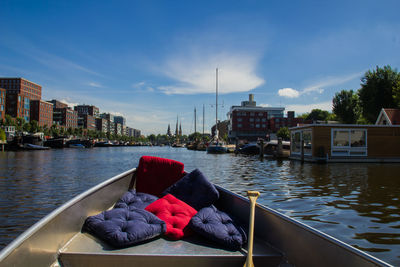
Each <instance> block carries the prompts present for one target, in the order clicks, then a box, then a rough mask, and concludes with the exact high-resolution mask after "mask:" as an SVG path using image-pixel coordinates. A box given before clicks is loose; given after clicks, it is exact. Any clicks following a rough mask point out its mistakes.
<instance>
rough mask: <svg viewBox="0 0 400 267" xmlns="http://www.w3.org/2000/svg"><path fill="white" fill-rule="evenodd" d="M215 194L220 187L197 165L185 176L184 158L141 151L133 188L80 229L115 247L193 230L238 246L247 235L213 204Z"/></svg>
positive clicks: (175, 235)
mask: <svg viewBox="0 0 400 267" xmlns="http://www.w3.org/2000/svg"><path fill="white" fill-rule="evenodd" d="M183 176H184V177H183ZM182 177H183V178H182ZM159 197H160V198H159ZM218 198H219V193H218V190H217V189H216V188H215V187H214V185H213V184H212V183H210V182H209V181H208V180H207V178H206V177H205V176H204V174H203V173H201V171H200V170H198V169H195V170H194V171H192V172H191V173H188V174H186V175H184V165H183V163H180V162H178V161H174V160H169V159H163V158H158V157H150V156H143V157H142V158H141V159H140V161H139V166H138V169H137V171H136V191H135V190H129V191H128V192H127V193H125V194H124V195H123V196H122V198H121V199H120V200H118V201H117V203H116V204H115V206H114V209H112V210H109V211H105V212H102V213H100V214H98V215H95V216H91V217H89V218H87V219H86V221H85V224H84V226H83V230H85V231H88V232H89V233H91V234H93V235H95V236H97V237H99V238H100V239H102V240H104V241H105V242H107V243H108V244H110V245H112V246H114V247H126V246H130V245H133V244H137V243H140V242H143V241H146V240H149V239H152V238H154V237H156V236H160V235H162V234H165V236H166V237H167V238H169V239H172V240H178V239H181V238H183V237H185V236H188V235H189V234H190V233H191V231H190V229H192V230H193V231H194V232H196V233H198V234H200V235H202V236H204V237H206V238H209V239H211V240H213V241H215V242H217V243H219V244H221V245H223V246H224V247H226V248H228V249H232V250H237V249H240V247H241V246H242V245H243V244H244V243H246V235H245V233H244V231H243V230H242V229H241V228H240V227H238V226H237V225H236V224H235V223H233V220H232V219H231V218H230V217H229V216H228V215H227V214H226V213H223V212H221V211H218V210H217V209H216V208H215V207H214V206H212V204H213V203H215V202H216V201H217V200H218ZM198 211H199V212H198Z"/></svg>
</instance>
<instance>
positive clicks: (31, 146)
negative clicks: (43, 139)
mask: <svg viewBox="0 0 400 267" xmlns="http://www.w3.org/2000/svg"><path fill="white" fill-rule="evenodd" d="M24 149H26V150H48V149H50V147H47V146H40V145H34V144H24Z"/></svg>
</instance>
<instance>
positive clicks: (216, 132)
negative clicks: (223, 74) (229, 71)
mask: <svg viewBox="0 0 400 267" xmlns="http://www.w3.org/2000/svg"><path fill="white" fill-rule="evenodd" d="M215 135H216V136H217V138H218V68H217V69H216V76H215Z"/></svg>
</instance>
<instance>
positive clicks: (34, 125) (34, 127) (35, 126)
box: [29, 120, 40, 133]
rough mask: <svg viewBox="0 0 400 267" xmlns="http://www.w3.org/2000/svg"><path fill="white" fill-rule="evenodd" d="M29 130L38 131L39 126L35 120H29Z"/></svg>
mask: <svg viewBox="0 0 400 267" xmlns="http://www.w3.org/2000/svg"><path fill="white" fill-rule="evenodd" d="M29 131H30V132H31V133H37V132H39V131H40V127H39V124H38V122H37V121H35V120H31V121H30V122H29Z"/></svg>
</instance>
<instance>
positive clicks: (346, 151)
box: [331, 128, 368, 157]
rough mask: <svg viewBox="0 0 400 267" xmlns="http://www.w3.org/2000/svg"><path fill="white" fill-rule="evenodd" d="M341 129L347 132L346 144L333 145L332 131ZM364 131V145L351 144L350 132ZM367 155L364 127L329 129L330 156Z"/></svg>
mask: <svg viewBox="0 0 400 267" xmlns="http://www.w3.org/2000/svg"><path fill="white" fill-rule="evenodd" d="M335 131H342V132H347V133H348V145H347V146H335V145H334V132H335ZM352 131H364V138H365V145H364V146H358V147H355V146H351V141H352V140H351V132H352ZM341 156H345V157H367V156H368V130H367V129H366V128H332V129H331V157H341Z"/></svg>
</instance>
